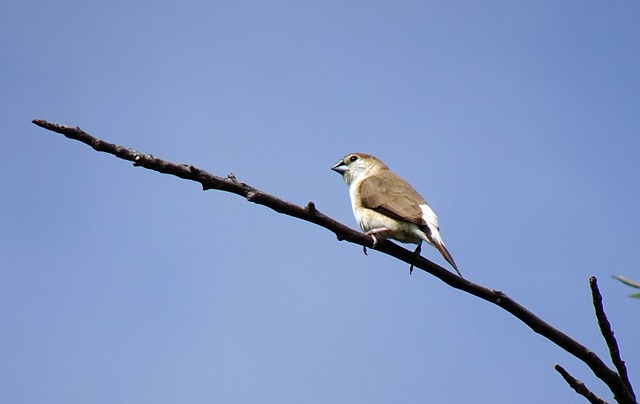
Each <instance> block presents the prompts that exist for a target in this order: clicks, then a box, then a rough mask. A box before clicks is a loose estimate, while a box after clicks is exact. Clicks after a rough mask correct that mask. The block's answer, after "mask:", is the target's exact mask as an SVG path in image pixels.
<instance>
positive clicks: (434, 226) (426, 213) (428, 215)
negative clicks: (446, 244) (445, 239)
mask: <svg viewBox="0 0 640 404" xmlns="http://www.w3.org/2000/svg"><path fill="white" fill-rule="evenodd" d="M420 209H421V210H422V218H423V219H424V221H425V222H427V226H428V227H429V230H431V237H433V241H434V242H436V243H442V237H440V229H439V228H438V216H436V213H435V212H434V211H433V209H431V207H430V206H429V205H427V204H424V205H420Z"/></svg>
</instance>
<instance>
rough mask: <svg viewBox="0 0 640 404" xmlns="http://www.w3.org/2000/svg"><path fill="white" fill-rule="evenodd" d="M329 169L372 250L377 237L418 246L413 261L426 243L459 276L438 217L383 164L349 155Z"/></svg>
mask: <svg viewBox="0 0 640 404" xmlns="http://www.w3.org/2000/svg"><path fill="white" fill-rule="evenodd" d="M331 170H333V171H335V172H337V173H338V174H340V175H342V178H343V179H344V181H345V182H346V183H347V185H348V186H349V196H350V198H351V208H352V209H353V215H354V216H355V219H356V221H357V222H358V225H359V226H360V228H361V229H362V231H363V232H365V233H366V234H367V235H369V236H371V238H372V239H373V246H374V248H375V246H376V244H377V243H378V238H381V239H387V238H391V239H394V240H397V241H400V242H402V243H411V244H418V247H416V250H415V252H414V260H415V259H416V258H417V257H418V256H419V255H420V251H421V247H422V242H423V241H426V242H427V243H428V244H430V245H431V246H433V247H435V248H436V249H437V250H438V251H439V252H440V254H441V255H442V256H443V257H444V259H445V260H447V262H448V263H449V264H451V266H452V267H453V269H455V270H456V272H457V273H458V276H460V277H462V274H461V273H460V271H459V270H458V266H457V265H456V263H455V261H454V260H453V257H452V256H451V254H450V253H449V251H448V250H447V247H445V245H444V242H443V241H442V237H441V236H440V227H439V226H438V217H437V216H436V214H435V212H434V211H433V209H431V207H430V206H429V204H427V201H426V200H425V199H424V198H423V197H422V195H420V194H419V193H418V192H417V191H416V190H415V189H414V188H413V187H412V186H411V185H410V184H409V183H408V182H407V181H405V180H404V179H402V178H401V177H400V176H398V175H397V174H395V173H394V172H392V171H391V170H390V169H389V167H387V165H386V164H385V163H383V162H382V161H381V160H379V159H378V158H376V157H374V156H372V155H370V154H365V153H350V154H347V155H346V156H345V157H344V158H342V159H341V160H340V161H338V162H337V163H336V164H335V165H334V166H333V167H331ZM365 253H366V247H365ZM412 270H413V264H411V267H410V268H409V271H410V272H411V271H412Z"/></svg>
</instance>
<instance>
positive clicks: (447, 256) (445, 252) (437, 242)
mask: <svg viewBox="0 0 640 404" xmlns="http://www.w3.org/2000/svg"><path fill="white" fill-rule="evenodd" d="M433 241H434V243H433V245H434V246H435V247H436V248H437V249H438V251H440V254H442V256H443V257H444V259H446V260H447V262H448V263H449V264H451V266H452V267H453V269H455V270H456V272H457V273H458V275H459V276H460V277H461V278H464V277H463V276H462V274H461V273H460V271H459V270H458V266H457V265H456V262H455V261H454V260H453V257H452V256H451V254H449V250H447V247H445V246H444V243H443V242H442V240H433Z"/></svg>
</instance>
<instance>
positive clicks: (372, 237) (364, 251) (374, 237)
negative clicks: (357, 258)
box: [362, 233, 378, 255]
mask: <svg viewBox="0 0 640 404" xmlns="http://www.w3.org/2000/svg"><path fill="white" fill-rule="evenodd" d="M367 234H369V233H367ZM369 236H371V240H373V246H372V247H371V248H376V246H377V245H378V239H377V238H376V236H374V235H373V234H369ZM362 252H363V253H364V255H369V254H367V246H366V245H363V246H362Z"/></svg>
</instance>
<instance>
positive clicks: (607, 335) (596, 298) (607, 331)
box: [589, 276, 636, 398]
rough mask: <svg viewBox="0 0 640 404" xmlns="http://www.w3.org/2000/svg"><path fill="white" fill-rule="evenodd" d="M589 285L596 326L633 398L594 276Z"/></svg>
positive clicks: (625, 368) (624, 366) (631, 388)
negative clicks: (596, 321) (596, 320)
mask: <svg viewBox="0 0 640 404" xmlns="http://www.w3.org/2000/svg"><path fill="white" fill-rule="evenodd" d="M589 286H590V287H591V296H592V298H593V307H594V308H595V312H596V318H597V319H598V326H599V327H600V333H601V334H602V336H603V337H604V340H605V342H606V343H607V347H608V348H609V355H610V356H611V360H612V361H613V365H614V366H615V367H616V369H617V370H618V374H619V375H620V378H621V379H622V382H623V383H624V385H625V386H626V388H627V390H628V392H629V395H631V396H632V397H633V398H635V397H636V396H635V394H634V392H633V387H632V386H631V382H630V381H629V375H628V373H627V367H626V365H625V364H624V361H623V360H622V358H621V357H620V349H619V348H618V341H616V338H615V336H614V335H613V330H612V329H611V324H610V323H609V320H608V319H607V315H606V314H605V312H604V306H603V305H602V295H601V294H600V290H599V289H598V280H597V279H596V277H595V276H592V277H591V278H589Z"/></svg>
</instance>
